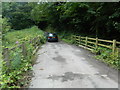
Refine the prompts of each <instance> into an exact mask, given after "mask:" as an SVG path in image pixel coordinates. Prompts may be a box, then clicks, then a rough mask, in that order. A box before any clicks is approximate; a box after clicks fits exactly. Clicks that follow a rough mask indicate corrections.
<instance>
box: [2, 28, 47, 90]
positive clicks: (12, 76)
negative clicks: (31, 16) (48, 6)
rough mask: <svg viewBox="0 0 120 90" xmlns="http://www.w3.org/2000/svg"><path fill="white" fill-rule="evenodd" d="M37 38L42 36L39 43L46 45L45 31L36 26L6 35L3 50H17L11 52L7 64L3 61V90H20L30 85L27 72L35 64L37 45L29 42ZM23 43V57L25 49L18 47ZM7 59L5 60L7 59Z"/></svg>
mask: <svg viewBox="0 0 120 90" xmlns="http://www.w3.org/2000/svg"><path fill="white" fill-rule="evenodd" d="M37 36H40V39H39V41H38V43H37V44H38V45H42V44H43V43H45V38H44V36H43V31H41V30H40V29H38V28H37V27H36V26H34V27H32V28H28V29H24V30H21V31H13V32H7V33H5V36H4V38H3V49H4V48H14V47H16V48H15V49H13V50H10V51H9V53H8V54H9V58H8V59H7V60H8V61H7V62H5V61H2V71H1V72H0V75H1V76H0V85H1V88H20V87H24V86H25V85H26V84H27V83H28V81H29V80H28V77H27V76H28V75H27V71H28V70H31V69H32V64H33V63H34V62H33V58H34V57H35V55H33V51H34V50H35V44H34V43H30V42H29V41H30V40H32V39H34V38H35V37H37ZM11 38H12V39H11ZM32 41H34V40H32ZM23 43H24V44H25V47H26V55H25V56H24V55H23V48H22V47H17V46H18V45H21V44H23ZM3 56H4V55H3ZM6 57H8V56H6ZM6 57H3V58H4V59H5V58H6Z"/></svg>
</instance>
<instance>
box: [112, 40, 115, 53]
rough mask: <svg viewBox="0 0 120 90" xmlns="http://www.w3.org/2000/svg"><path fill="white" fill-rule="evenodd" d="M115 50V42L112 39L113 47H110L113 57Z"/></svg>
mask: <svg viewBox="0 0 120 90" xmlns="http://www.w3.org/2000/svg"><path fill="white" fill-rule="evenodd" d="M115 49H116V40H115V39H114V40H113V46H112V52H113V55H114V54H115Z"/></svg>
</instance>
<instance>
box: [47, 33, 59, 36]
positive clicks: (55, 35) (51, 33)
mask: <svg viewBox="0 0 120 90" xmlns="http://www.w3.org/2000/svg"><path fill="white" fill-rule="evenodd" d="M48 36H49V37H56V36H57V35H56V34H52V33H50V34H49V35H48Z"/></svg>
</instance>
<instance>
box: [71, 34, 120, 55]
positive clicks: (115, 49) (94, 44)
mask: <svg viewBox="0 0 120 90" xmlns="http://www.w3.org/2000/svg"><path fill="white" fill-rule="evenodd" d="M72 39H74V40H75V41H76V44H77V45H82V46H85V47H87V49H89V50H93V49H97V48H98V47H99V46H101V47H105V48H109V49H111V50H112V54H113V55H115V54H117V55H120V42H118V41H116V40H115V39H114V40H113V41H111V40H103V39H98V38H91V37H81V36H76V35H73V36H72Z"/></svg>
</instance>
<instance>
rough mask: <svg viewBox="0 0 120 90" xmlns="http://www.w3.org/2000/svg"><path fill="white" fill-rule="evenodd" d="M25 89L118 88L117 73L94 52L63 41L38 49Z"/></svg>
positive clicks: (49, 43)
mask: <svg viewBox="0 0 120 90" xmlns="http://www.w3.org/2000/svg"><path fill="white" fill-rule="evenodd" d="M37 54H38V58H37V60H36V64H35V65H34V66H33V78H32V81H31V83H30V85H29V88H118V81H117V80H118V74H117V71H116V70H113V69H112V68H109V67H108V66H107V65H105V64H104V63H102V62H100V61H98V60H96V59H94V57H93V56H94V55H93V54H92V53H90V52H89V51H87V50H85V49H82V48H80V47H77V46H74V45H69V44H66V43H63V42H47V43H46V44H45V45H43V46H42V48H41V49H40V50H39V51H38V53H37Z"/></svg>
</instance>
